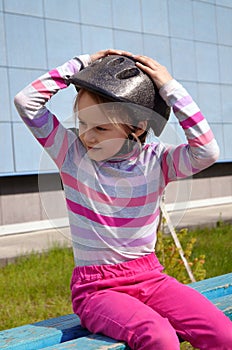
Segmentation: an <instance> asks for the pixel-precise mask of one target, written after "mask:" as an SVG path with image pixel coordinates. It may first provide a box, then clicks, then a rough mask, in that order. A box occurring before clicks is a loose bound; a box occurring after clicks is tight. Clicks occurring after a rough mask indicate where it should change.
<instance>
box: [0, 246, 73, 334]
mask: <svg viewBox="0 0 232 350" xmlns="http://www.w3.org/2000/svg"><path fill="white" fill-rule="evenodd" d="M72 269H73V255H72V250H71V249H69V248H62V249H61V248H59V247H54V248H53V249H51V250H50V251H49V252H48V253H44V254H31V255H29V256H28V257H21V258H18V259H17V260H16V262H15V263H12V264H9V265H7V266H5V267H2V268H1V269H0V305H1V307H0V319H1V324H0V329H6V328H12V327H16V326H18V325H22V324H26V323H32V322H36V321H40V320H43V319H47V318H51V317H56V316H60V315H64V314H67V313H71V312H72V308H71V299H70V290H69V283H70V278H71V273H72Z"/></svg>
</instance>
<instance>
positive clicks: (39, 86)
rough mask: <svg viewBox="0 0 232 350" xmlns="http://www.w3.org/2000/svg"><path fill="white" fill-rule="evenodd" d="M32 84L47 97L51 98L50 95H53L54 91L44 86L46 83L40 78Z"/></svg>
mask: <svg viewBox="0 0 232 350" xmlns="http://www.w3.org/2000/svg"><path fill="white" fill-rule="evenodd" d="M31 85H32V86H33V88H34V89H35V90H36V91H38V92H39V93H40V94H41V95H43V96H44V97H45V98H46V99H50V97H51V96H52V92H50V91H48V90H47V88H46V86H44V84H43V83H42V82H41V81H40V80H36V81H34V82H33V83H32V84H31Z"/></svg>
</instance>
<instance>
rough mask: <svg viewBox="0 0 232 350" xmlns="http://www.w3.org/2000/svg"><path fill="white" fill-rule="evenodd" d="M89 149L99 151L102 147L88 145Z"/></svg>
mask: <svg viewBox="0 0 232 350" xmlns="http://www.w3.org/2000/svg"><path fill="white" fill-rule="evenodd" d="M86 148H87V151H99V150H100V149H101V148H100V147H88V146H87V147H86Z"/></svg>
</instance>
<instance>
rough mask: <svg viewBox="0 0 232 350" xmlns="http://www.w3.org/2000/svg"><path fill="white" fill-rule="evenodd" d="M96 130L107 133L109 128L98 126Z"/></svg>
mask: <svg viewBox="0 0 232 350" xmlns="http://www.w3.org/2000/svg"><path fill="white" fill-rule="evenodd" d="M96 129H97V130H98V131H106V130H107V128H105V127H103V126H96Z"/></svg>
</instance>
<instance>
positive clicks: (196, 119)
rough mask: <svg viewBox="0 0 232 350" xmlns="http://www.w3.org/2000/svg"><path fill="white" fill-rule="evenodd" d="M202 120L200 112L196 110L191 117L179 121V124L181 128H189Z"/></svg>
mask: <svg viewBox="0 0 232 350" xmlns="http://www.w3.org/2000/svg"><path fill="white" fill-rule="evenodd" d="M202 120H204V116H203V115H202V114H201V112H197V113H196V114H194V115H193V116H192V117H189V118H187V119H185V120H183V121H182V122H180V125H181V126H182V128H183V129H189V128H191V127H193V126H195V125H196V124H198V123H200V122H201V121H202Z"/></svg>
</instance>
